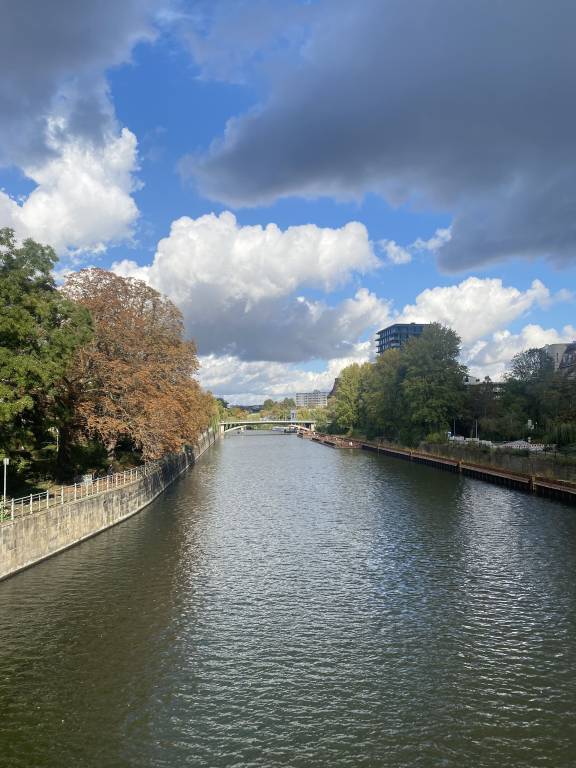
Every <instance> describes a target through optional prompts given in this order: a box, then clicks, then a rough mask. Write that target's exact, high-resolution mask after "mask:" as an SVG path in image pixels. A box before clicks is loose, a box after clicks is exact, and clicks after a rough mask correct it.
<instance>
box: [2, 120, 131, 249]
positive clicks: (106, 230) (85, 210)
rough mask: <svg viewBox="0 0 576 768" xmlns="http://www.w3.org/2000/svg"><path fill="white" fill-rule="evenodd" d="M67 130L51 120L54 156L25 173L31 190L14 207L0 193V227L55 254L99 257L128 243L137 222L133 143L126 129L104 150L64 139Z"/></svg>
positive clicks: (83, 141)
mask: <svg viewBox="0 0 576 768" xmlns="http://www.w3.org/2000/svg"><path fill="white" fill-rule="evenodd" d="M65 131H66V126H65V125H63V124H62V122H61V121H56V120H53V121H52V123H51V126H50V141H49V144H50V148H51V149H52V151H53V153H54V154H53V156H52V157H50V158H49V159H47V160H44V161H42V163H41V164H39V165H36V166H34V167H32V166H31V167H25V168H24V169H23V170H24V173H25V174H26V176H27V177H28V178H29V179H31V180H32V181H34V182H36V184H37V186H36V188H35V189H34V190H33V191H32V192H31V193H30V194H29V195H28V196H27V197H26V198H25V199H24V200H23V201H16V200H14V199H13V198H11V197H9V196H8V195H7V194H6V193H5V192H0V226H9V227H12V228H13V229H14V230H15V231H16V234H17V236H18V237H32V238H33V239H35V240H38V241H39V242H42V243H47V244H49V245H52V246H53V247H54V248H55V250H56V251H58V252H59V253H64V252H66V251H71V252H88V251H89V252H100V251H103V250H105V248H106V245H107V244H108V243H110V242H117V241H120V240H124V239H128V238H130V237H131V236H132V233H133V227H134V224H135V222H136V219H137V218H138V208H137V207H136V204H135V202H134V200H133V198H132V196H131V193H132V192H133V191H134V190H135V189H136V188H137V182H136V181H135V178H134V172H135V171H136V170H137V142H136V137H135V136H134V134H133V133H131V132H130V131H129V130H128V129H127V128H124V129H123V130H122V132H121V133H120V135H109V136H108V137H107V139H106V142H105V143H104V144H103V145H95V144H93V143H91V142H89V141H86V140H82V139H71V138H64V136H65Z"/></svg>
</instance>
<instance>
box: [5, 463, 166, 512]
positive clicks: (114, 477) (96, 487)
mask: <svg viewBox="0 0 576 768" xmlns="http://www.w3.org/2000/svg"><path fill="white" fill-rule="evenodd" d="M159 466H160V462H159V461H149V462H146V463H145V464H142V465H141V466H139V467H132V468H131V469H125V470H124V471H123V472H115V473H113V474H109V475H105V476H103V477H97V478H95V479H94V478H91V479H90V480H85V481H84V482H81V483H74V484H73V485H61V486H60V488H57V487H56V488H51V489H48V490H47V491H43V492H42V493H30V494H28V495H27V496H21V497H20V498H17V499H7V500H6V505H5V507H4V509H3V510H2V514H1V515H0V521H2V520H7V519H10V520H14V518H16V517H23V516H25V515H31V514H33V513H34V512H40V511H41V510H43V509H49V508H50V507H53V506H55V505H63V504H68V503H70V502H73V501H80V499H86V498H88V497H89V496H96V495H97V494H99V493H105V492H106V491H110V490H112V489H114V488H120V487H122V486H123V485H128V484H129V483H134V482H136V480H140V479H141V478H142V477H146V476H147V475H150V474H152V473H153V472H156V471H157V470H158V468H159Z"/></svg>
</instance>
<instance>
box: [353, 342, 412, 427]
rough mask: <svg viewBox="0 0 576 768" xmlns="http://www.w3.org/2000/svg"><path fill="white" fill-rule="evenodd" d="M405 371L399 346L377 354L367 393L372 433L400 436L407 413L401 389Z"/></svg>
mask: <svg viewBox="0 0 576 768" xmlns="http://www.w3.org/2000/svg"><path fill="white" fill-rule="evenodd" d="M403 373H404V368H403V365H402V354H401V352H400V350H399V349H389V350H387V351H386V352H384V353H383V354H382V355H378V359H377V360H376V362H375V363H374V365H372V366H370V369H369V371H368V375H367V381H366V392H365V395H364V402H365V409H366V430H367V433H368V434H369V435H371V436H373V435H380V436H383V437H386V438H388V439H389V440H397V439H398V436H399V434H400V432H401V431H402V427H403V424H404V422H405V421H406V416H407V415H406V408H405V405H404V400H403V390H402V378H403Z"/></svg>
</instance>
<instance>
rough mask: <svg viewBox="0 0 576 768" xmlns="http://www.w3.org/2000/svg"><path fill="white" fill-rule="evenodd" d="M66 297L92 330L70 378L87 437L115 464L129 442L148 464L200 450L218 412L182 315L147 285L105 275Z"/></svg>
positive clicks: (69, 288)
mask: <svg viewBox="0 0 576 768" xmlns="http://www.w3.org/2000/svg"><path fill="white" fill-rule="evenodd" d="M63 291H64V293H65V294H66V296H68V298H70V299H72V300H73V301H75V302H77V303H78V304H80V305H81V306H83V307H86V309H88V311H89V312H90V315H91V316H92V321H93V324H94V336H93V338H92V340H91V341H90V342H89V343H88V344H87V345H85V346H84V347H83V348H82V349H81V350H80V351H79V352H78V354H77V355H76V358H75V361H74V364H73V365H72V367H71V369H70V371H69V372H68V375H67V389H68V395H69V399H70V400H71V401H73V403H74V407H73V410H74V413H75V416H76V418H77V420H78V423H79V424H80V425H81V427H82V428H83V430H84V431H85V432H86V433H87V434H88V435H90V436H92V437H94V438H96V439H98V440H100V441H101V442H102V443H103V444H104V445H105V446H106V449H107V451H108V455H109V456H110V457H112V456H113V455H114V450H115V448H116V444H117V442H118V441H119V440H120V439H123V438H129V439H130V440H131V441H132V442H133V444H134V446H135V447H136V448H138V449H141V450H142V454H143V456H144V458H146V459H153V458H158V457H160V456H162V455H164V454H165V453H168V452H173V451H177V450H179V449H181V448H182V447H183V446H184V445H188V444H192V443H194V442H195V441H196V439H197V437H198V435H199V433H200V432H201V431H202V430H204V429H205V428H206V427H207V426H208V423H209V421H210V418H211V416H212V413H213V410H214V404H213V399H212V397H211V396H210V395H209V394H207V393H205V392H203V390H202V389H201V387H200V385H199V384H198V382H197V381H196V379H195V378H194V376H195V374H196V372H197V371H198V367H199V366H198V358H197V356H196V347H195V345H194V342H192V341H187V340H185V338H184V325H183V321H182V315H181V313H180V311H179V310H178V308H177V307H176V306H175V305H174V304H173V303H172V302H171V301H170V300H169V299H168V298H166V297H165V296H162V295H161V294H160V293H158V291H155V290H154V289H153V288H151V287H150V286H148V285H146V283H144V282H143V281H141V280H135V279H132V278H125V277H120V276H119V275H116V274H114V273H113V272H108V271H106V270H103V269H95V268H92V269H83V270H81V271H80V272H74V273H72V274H70V275H69V276H68V277H67V279H66V282H65V284H64V287H63Z"/></svg>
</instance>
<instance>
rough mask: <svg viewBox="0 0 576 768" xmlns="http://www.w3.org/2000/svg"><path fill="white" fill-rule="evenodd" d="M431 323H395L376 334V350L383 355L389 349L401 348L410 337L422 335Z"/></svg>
mask: <svg viewBox="0 0 576 768" xmlns="http://www.w3.org/2000/svg"><path fill="white" fill-rule="evenodd" d="M428 325H429V323H394V325H389V326H388V328H384V329H382V330H381V331H378V333H377V334H376V352H377V353H378V354H379V355H381V354H382V353H383V352H386V350H387V349H399V348H400V347H402V346H403V345H404V344H406V342H407V341H408V339H412V338H413V337H414V336H420V334H421V333H422V331H423V330H424V328H427V327H428Z"/></svg>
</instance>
